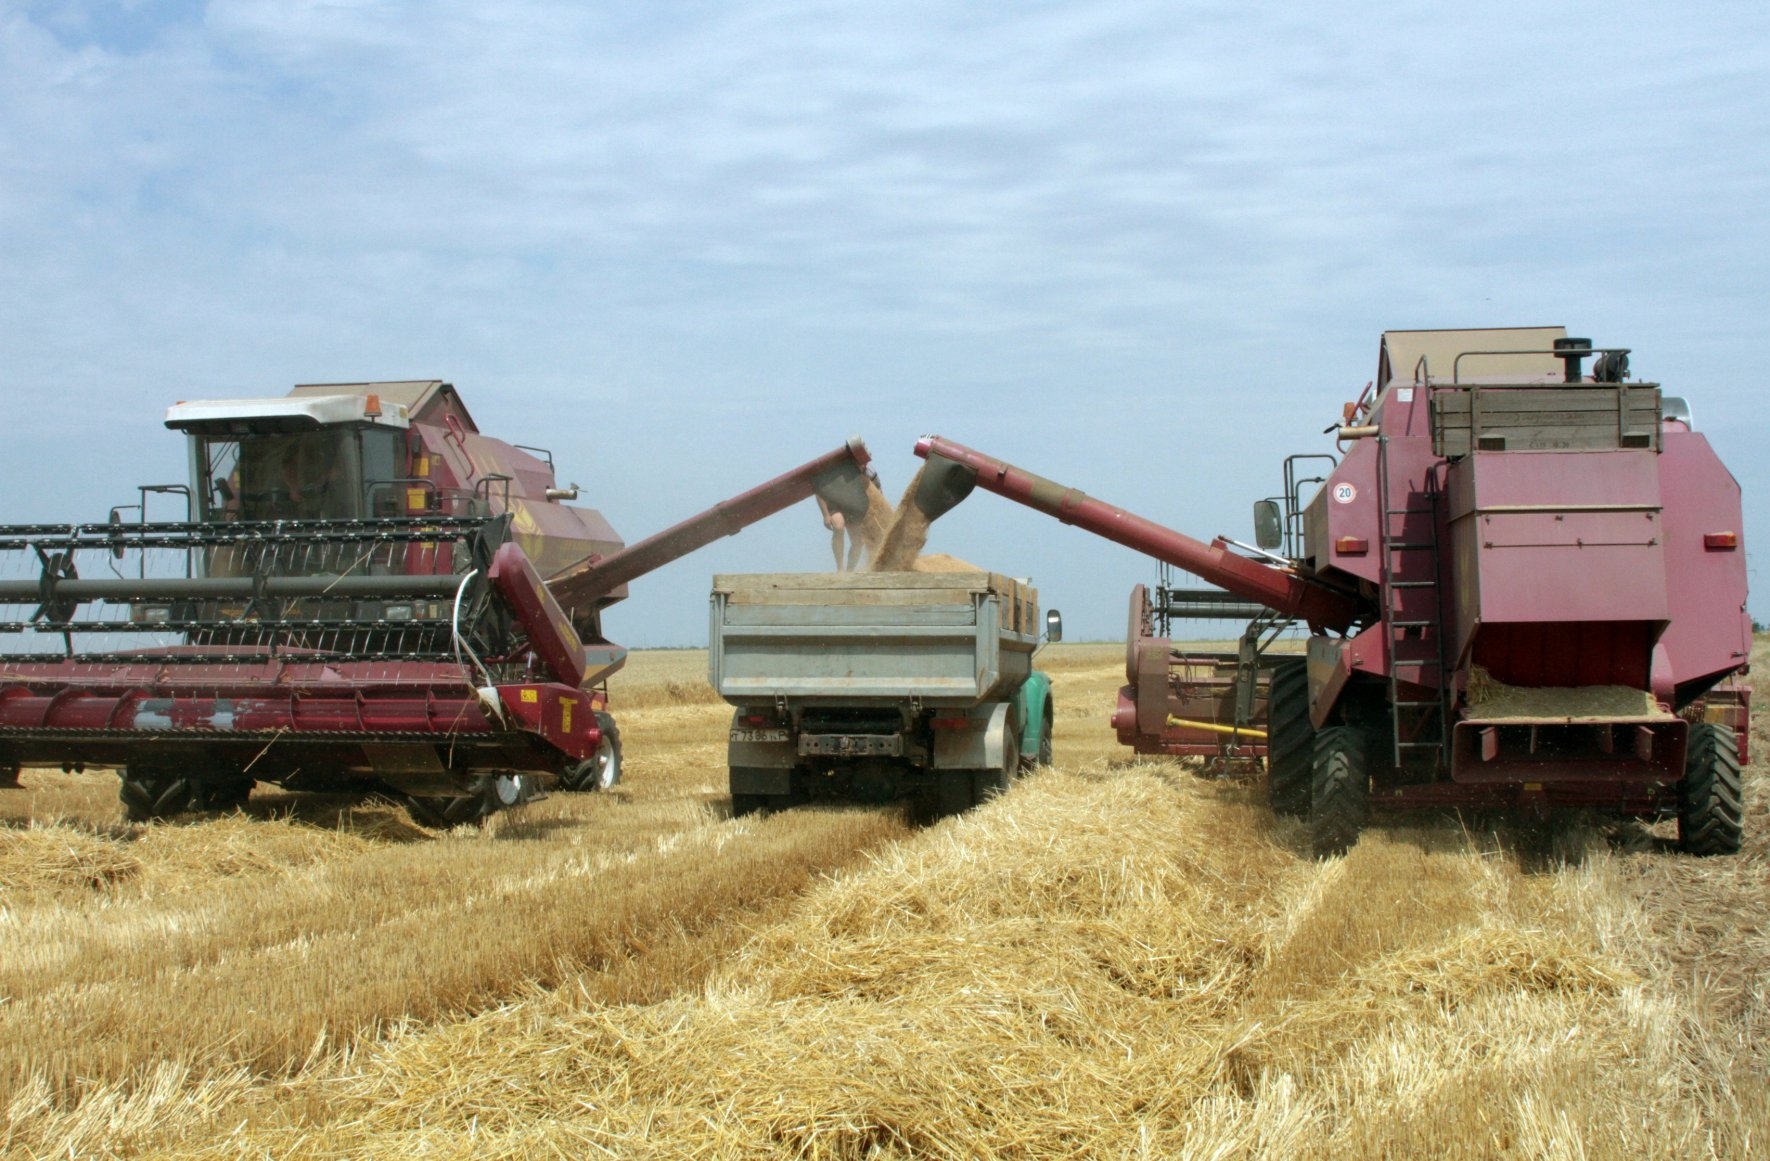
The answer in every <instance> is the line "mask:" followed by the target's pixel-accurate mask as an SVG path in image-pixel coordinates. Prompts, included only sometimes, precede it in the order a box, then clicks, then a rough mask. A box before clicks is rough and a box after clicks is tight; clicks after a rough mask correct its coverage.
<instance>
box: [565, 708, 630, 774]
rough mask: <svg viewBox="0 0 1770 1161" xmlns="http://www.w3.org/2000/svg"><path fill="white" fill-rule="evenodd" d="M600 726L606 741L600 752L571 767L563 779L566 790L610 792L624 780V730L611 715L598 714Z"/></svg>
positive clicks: (598, 745)
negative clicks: (622, 771) (622, 765)
mask: <svg viewBox="0 0 1770 1161" xmlns="http://www.w3.org/2000/svg"><path fill="white" fill-rule="evenodd" d="M596 726H597V728H598V729H599V730H601V731H602V741H601V742H600V743H598V744H597V747H596V753H594V754H592V755H591V756H590V757H588V758H586V759H584V761H582V762H574V763H573V764H572V765H570V766H567V767H566V768H565V770H564V771H563V772H561V774H560V776H559V785H560V787H561V788H562V789H565V790H608V789H610V788H612V787H614V786H617V785H619V784H620V781H621V729H620V727H619V726H617V725H615V719H614V718H612V717H610V716H609V715H608V714H601V713H599V714H597V715H596Z"/></svg>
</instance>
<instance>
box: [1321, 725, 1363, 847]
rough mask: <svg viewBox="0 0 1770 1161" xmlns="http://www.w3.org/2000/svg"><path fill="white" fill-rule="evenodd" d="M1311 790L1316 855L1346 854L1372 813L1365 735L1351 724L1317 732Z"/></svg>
mask: <svg viewBox="0 0 1770 1161" xmlns="http://www.w3.org/2000/svg"><path fill="white" fill-rule="evenodd" d="M1309 791H1310V793H1309V840H1310V845H1311V846H1312V847H1313V848H1314V850H1315V857H1316V858H1318V859H1319V858H1326V857H1327V856H1329V855H1339V854H1344V853H1346V851H1347V850H1348V849H1349V848H1351V846H1352V844H1353V843H1355V842H1357V841H1358V832H1359V830H1360V829H1361V828H1363V826H1364V820H1365V818H1366V816H1367V815H1368V814H1369V813H1370V797H1371V779H1370V766H1369V764H1368V762H1367V761H1366V759H1365V753H1364V735H1362V734H1361V733H1359V731H1357V730H1356V729H1353V728H1352V727H1351V726H1329V727H1328V728H1327V729H1325V730H1322V731H1320V732H1319V733H1317V734H1316V735H1315V759H1314V763H1313V767H1312V771H1311V778H1310V788H1309Z"/></svg>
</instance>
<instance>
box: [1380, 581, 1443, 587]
mask: <svg viewBox="0 0 1770 1161" xmlns="http://www.w3.org/2000/svg"><path fill="white" fill-rule="evenodd" d="M1389 587H1390V588H1392V589H1435V588H1437V587H1438V582H1437V581H1435V580H1429V581H1390V582H1389Z"/></svg>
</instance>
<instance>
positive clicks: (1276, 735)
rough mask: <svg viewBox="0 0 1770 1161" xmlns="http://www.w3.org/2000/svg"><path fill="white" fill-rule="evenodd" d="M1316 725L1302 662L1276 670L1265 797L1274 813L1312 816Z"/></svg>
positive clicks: (1269, 698)
mask: <svg viewBox="0 0 1770 1161" xmlns="http://www.w3.org/2000/svg"><path fill="white" fill-rule="evenodd" d="M1314 765H1315V726H1314V725H1313V724H1312V723H1311V722H1310V720H1309V671H1308V669H1307V667H1306V666H1305V665H1304V663H1303V662H1301V661H1286V662H1282V663H1280V664H1278V665H1276V666H1274V667H1273V670H1272V688H1271V691H1270V692H1269V693H1268V695H1267V699H1266V798H1267V801H1269V802H1270V803H1271V804H1272V812H1273V813H1274V814H1279V815H1285V816H1288V817H1291V818H1302V817H1303V816H1304V815H1306V814H1308V813H1309V801H1310V797H1311V795H1312V791H1311V788H1310V782H1311V779H1312V776H1313V770H1314Z"/></svg>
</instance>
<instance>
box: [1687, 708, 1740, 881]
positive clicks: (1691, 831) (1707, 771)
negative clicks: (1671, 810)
mask: <svg viewBox="0 0 1770 1161" xmlns="http://www.w3.org/2000/svg"><path fill="white" fill-rule="evenodd" d="M1744 814H1745V794H1744V788H1743V787H1742V786H1741V784H1740V776H1739V743H1738V740H1737V739H1736V738H1735V737H1734V736H1733V730H1732V728H1731V727H1729V726H1723V725H1718V724H1716V723H1714V722H1698V723H1697V724H1695V725H1693V726H1691V727H1690V745H1689V748H1688V750H1687V751H1686V757H1685V759H1684V781H1682V782H1680V783H1678V847H1679V849H1681V850H1683V851H1685V852H1686V853H1688V854H1692V855H1704V856H1706V855H1736V854H1738V853H1739V840H1740V834H1741V832H1742V831H1743V829H1744Z"/></svg>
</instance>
